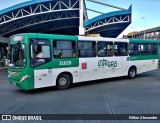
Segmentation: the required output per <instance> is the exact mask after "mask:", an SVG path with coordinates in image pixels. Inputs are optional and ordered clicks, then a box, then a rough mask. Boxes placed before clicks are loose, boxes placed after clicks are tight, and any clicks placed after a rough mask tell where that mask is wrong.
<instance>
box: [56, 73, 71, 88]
mask: <svg viewBox="0 0 160 123" xmlns="http://www.w3.org/2000/svg"><path fill="white" fill-rule="evenodd" d="M70 85H71V78H70V77H69V76H68V75H67V74H65V73H62V74H60V75H59V76H58V78H57V82H56V87H57V89H59V90H64V89H67V88H69V87H70Z"/></svg>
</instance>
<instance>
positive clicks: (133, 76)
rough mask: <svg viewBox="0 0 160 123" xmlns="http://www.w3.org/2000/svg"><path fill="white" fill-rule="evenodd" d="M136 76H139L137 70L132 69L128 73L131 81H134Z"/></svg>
mask: <svg viewBox="0 0 160 123" xmlns="http://www.w3.org/2000/svg"><path fill="white" fill-rule="evenodd" d="M136 74H137V72H136V68H134V67H131V68H130V69H129V71H128V77H129V78H130V79H134V78H135V77H136Z"/></svg>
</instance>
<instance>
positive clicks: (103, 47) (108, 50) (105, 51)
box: [97, 41, 114, 57]
mask: <svg viewBox="0 0 160 123" xmlns="http://www.w3.org/2000/svg"><path fill="white" fill-rule="evenodd" d="M97 47H98V57H107V56H113V55H114V50H113V42H102V41H99V42H98V43H97Z"/></svg>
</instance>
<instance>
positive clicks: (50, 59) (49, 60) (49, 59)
mask: <svg viewBox="0 0 160 123" xmlns="http://www.w3.org/2000/svg"><path fill="white" fill-rule="evenodd" d="M31 40H46V41H48V42H49V44H48V45H46V44H45V45H44V44H43V45H44V46H49V49H50V58H36V59H47V60H48V62H44V63H42V64H38V65H35V66H32V64H31V60H32V59H33V58H32V57H31V45H32V44H31ZM28 41H29V47H28V49H29V59H30V67H31V68H36V67H39V66H41V65H44V64H46V63H49V62H51V61H52V52H51V42H50V40H49V39H47V38H29V39H28ZM36 45H38V43H37V44H36Z"/></svg>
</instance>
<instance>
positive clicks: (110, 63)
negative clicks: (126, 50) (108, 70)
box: [98, 59, 117, 67]
mask: <svg viewBox="0 0 160 123" xmlns="http://www.w3.org/2000/svg"><path fill="white" fill-rule="evenodd" d="M98 66H106V67H117V61H108V60H105V59H103V60H98Z"/></svg>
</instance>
